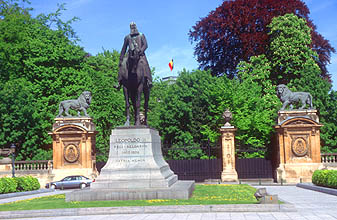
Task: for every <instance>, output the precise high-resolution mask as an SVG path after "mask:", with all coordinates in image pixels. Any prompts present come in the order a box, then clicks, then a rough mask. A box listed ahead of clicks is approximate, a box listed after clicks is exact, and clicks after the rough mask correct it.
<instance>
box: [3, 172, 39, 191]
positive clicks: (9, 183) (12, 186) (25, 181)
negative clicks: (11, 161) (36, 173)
mask: <svg viewBox="0 0 337 220" xmlns="http://www.w3.org/2000/svg"><path fill="white" fill-rule="evenodd" d="M39 188H40V183H39V181H38V179H37V178H34V177H32V176H24V177H14V178H9V177H3V178H0V194H4V193H11V192H24V191H31V190H37V189H39Z"/></svg>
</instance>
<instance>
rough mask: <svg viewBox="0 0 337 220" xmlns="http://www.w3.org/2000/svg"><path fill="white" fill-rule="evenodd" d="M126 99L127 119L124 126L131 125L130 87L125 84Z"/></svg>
mask: <svg viewBox="0 0 337 220" xmlns="http://www.w3.org/2000/svg"><path fill="white" fill-rule="evenodd" d="M123 92H124V99H125V111H126V121H125V124H124V126H130V102H129V94H128V89H127V88H126V87H125V86H123Z"/></svg>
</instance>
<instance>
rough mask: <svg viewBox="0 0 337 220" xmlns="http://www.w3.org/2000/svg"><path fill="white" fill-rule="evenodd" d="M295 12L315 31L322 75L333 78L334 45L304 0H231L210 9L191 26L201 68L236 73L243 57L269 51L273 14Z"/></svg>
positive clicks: (312, 33)
mask: <svg viewBox="0 0 337 220" xmlns="http://www.w3.org/2000/svg"><path fill="white" fill-rule="evenodd" d="M287 13H293V14H295V15H297V16H300V17H302V18H305V19H306V20H307V22H308V25H309V26H310V27H311V29H312V32H311V35H312V45H311V47H312V49H313V50H315V51H316V52H317V53H318V55H319V60H317V63H318V65H319V66H320V68H321V70H322V77H324V78H328V79H330V75H329V74H328V71H327V69H326V65H327V64H328V63H330V57H331V53H332V52H335V49H334V48H333V47H332V46H331V45H330V43H329V41H328V40H326V39H324V37H323V36H322V35H320V34H319V33H317V31H316V26H315V25H314V24H313V23H312V21H311V20H310V19H309V16H308V15H309V13H310V12H309V9H308V7H307V6H306V5H305V3H304V2H302V1H301V0H277V1H275V0H234V1H233V0H232V1H230V0H229V1H224V2H223V3H222V5H220V6H219V7H218V8H216V9H215V10H214V11H211V12H210V13H209V15H208V16H207V17H205V18H202V19H201V20H200V21H198V22H197V23H196V25H195V26H193V27H192V30H190V32H189V37H190V40H191V41H192V42H193V41H195V42H196V46H195V52H194V54H195V55H196V56H197V61H198V62H199V64H200V68H202V69H212V74H213V75H215V76H220V75H227V76H228V77H230V78H232V77H234V76H235V74H236V66H237V64H238V63H239V62H240V61H243V60H244V61H248V59H249V57H251V56H255V55H260V54H263V53H265V52H266V50H267V49H268V45H269V37H268V35H267V33H268V28H267V27H266V26H267V25H268V24H269V23H270V22H271V20H272V18H273V17H276V16H281V15H285V14H287Z"/></svg>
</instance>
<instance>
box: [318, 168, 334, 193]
mask: <svg viewBox="0 0 337 220" xmlns="http://www.w3.org/2000/svg"><path fill="white" fill-rule="evenodd" d="M312 183H313V184H315V185H317V186H325V187H329V188H335V189H337V170H315V172H314V173H313V174H312Z"/></svg>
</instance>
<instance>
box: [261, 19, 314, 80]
mask: <svg viewBox="0 0 337 220" xmlns="http://www.w3.org/2000/svg"><path fill="white" fill-rule="evenodd" d="M267 27H268V28H270V32H269V33H268V34H269V35H270V38H271V42H270V44H269V53H268V58H269V60H270V63H271V67H272V77H271V78H272V79H274V80H275V81H274V82H276V84H280V83H279V82H286V83H284V84H287V83H288V82H289V81H290V80H292V79H294V78H299V77H301V76H302V75H304V74H309V72H308V71H310V72H311V71H312V72H315V73H316V74H317V76H318V77H319V74H320V69H319V67H318V65H317V64H316V62H315V59H317V57H318V56H317V53H315V52H314V51H313V50H312V49H311V48H310V44H311V36H310V28H309V27H308V26H307V23H306V21H305V19H303V18H299V17H297V16H296V15H294V14H286V15H284V16H279V17H274V18H273V20H272V22H271V23H270V24H269V25H267Z"/></svg>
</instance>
